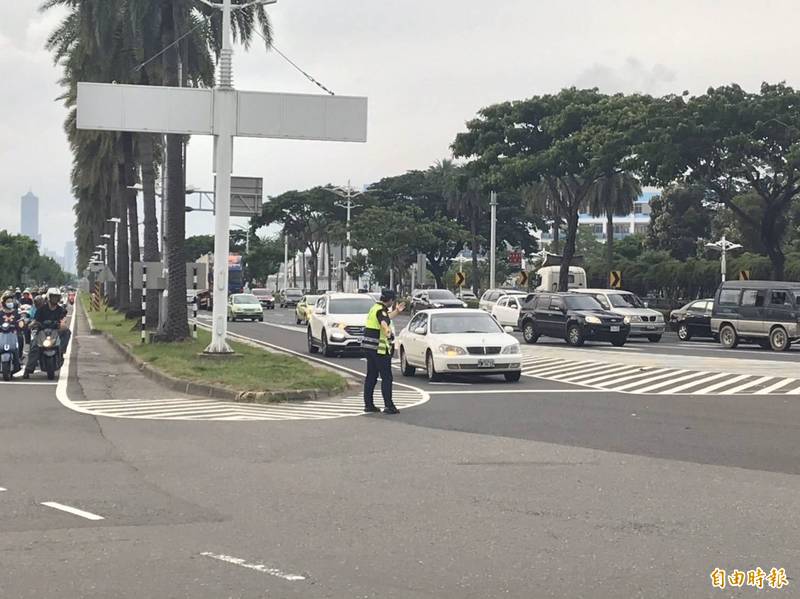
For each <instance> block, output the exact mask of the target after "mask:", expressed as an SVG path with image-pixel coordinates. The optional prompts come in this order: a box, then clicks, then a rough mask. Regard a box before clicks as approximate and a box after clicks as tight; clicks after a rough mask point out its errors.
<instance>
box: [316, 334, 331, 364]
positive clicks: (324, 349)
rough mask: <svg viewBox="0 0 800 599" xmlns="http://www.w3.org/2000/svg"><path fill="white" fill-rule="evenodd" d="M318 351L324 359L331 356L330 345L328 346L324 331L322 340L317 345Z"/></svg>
mask: <svg viewBox="0 0 800 599" xmlns="http://www.w3.org/2000/svg"><path fill="white" fill-rule="evenodd" d="M319 350H320V351H321V352H322V355H323V356H325V357H326V358H330V357H332V356H333V350H332V349H331V347H330V345H328V334H327V333H326V332H325V331H322V340H321V341H320V344H319Z"/></svg>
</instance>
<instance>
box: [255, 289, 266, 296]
mask: <svg viewBox="0 0 800 599" xmlns="http://www.w3.org/2000/svg"><path fill="white" fill-rule="evenodd" d="M253 295H269V291H267V290H266V289H253Z"/></svg>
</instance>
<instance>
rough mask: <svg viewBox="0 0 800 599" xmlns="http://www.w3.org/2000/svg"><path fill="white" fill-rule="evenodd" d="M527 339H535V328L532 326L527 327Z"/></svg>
mask: <svg viewBox="0 0 800 599" xmlns="http://www.w3.org/2000/svg"><path fill="white" fill-rule="evenodd" d="M525 338H526V339H533V327H532V326H531V325H526V326H525Z"/></svg>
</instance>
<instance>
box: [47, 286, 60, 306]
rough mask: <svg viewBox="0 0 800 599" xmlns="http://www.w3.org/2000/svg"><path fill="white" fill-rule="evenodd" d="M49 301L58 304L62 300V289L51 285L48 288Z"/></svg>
mask: <svg viewBox="0 0 800 599" xmlns="http://www.w3.org/2000/svg"><path fill="white" fill-rule="evenodd" d="M47 301H48V302H50V303H51V304H57V303H58V302H60V301H61V290H60V289H59V288H58V287H51V288H50V289H48V290H47Z"/></svg>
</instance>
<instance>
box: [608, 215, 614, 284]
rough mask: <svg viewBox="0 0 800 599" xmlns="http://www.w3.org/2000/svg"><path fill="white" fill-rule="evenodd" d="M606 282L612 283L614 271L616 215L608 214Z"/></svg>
mask: <svg viewBox="0 0 800 599" xmlns="http://www.w3.org/2000/svg"><path fill="white" fill-rule="evenodd" d="M606 270H607V271H608V272H607V273H606V275H607V276H606V281H609V282H610V277H611V271H612V270H614V213H613V212H612V211H611V210H609V211H608V212H606Z"/></svg>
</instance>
